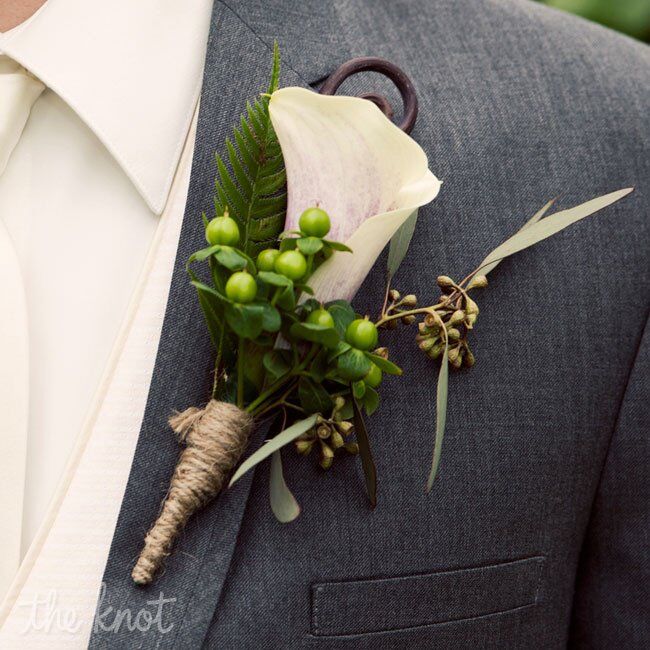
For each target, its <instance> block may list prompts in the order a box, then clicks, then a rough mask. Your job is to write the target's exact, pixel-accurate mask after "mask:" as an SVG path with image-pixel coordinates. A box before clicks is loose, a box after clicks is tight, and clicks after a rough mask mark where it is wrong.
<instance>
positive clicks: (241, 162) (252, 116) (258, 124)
mask: <svg viewBox="0 0 650 650" xmlns="http://www.w3.org/2000/svg"><path fill="white" fill-rule="evenodd" d="M279 81H280V51H279V48H278V44H277V43H275V45H274V47H273V67H272V70H271V80H270V82H269V87H268V93H266V94H264V95H262V96H260V97H259V98H258V99H257V100H256V101H255V102H253V103H250V102H249V103H248V104H247V105H246V111H245V113H244V114H243V115H242V116H241V118H240V121H239V126H238V127H235V128H234V129H233V135H232V138H228V139H226V147H225V149H226V150H225V152H223V154H222V155H219V154H217V156H216V159H217V177H216V179H215V190H216V194H215V197H214V206H215V211H216V214H217V215H221V214H223V213H224V212H225V211H226V209H228V212H229V214H230V216H231V217H232V218H233V219H235V221H237V224H238V225H239V229H240V233H241V241H240V248H241V249H242V250H243V251H244V252H245V253H247V254H248V255H250V256H251V257H254V256H255V255H257V253H259V251H261V250H262V249H264V248H267V247H268V246H270V245H271V244H272V243H273V242H274V241H275V240H277V238H278V236H279V235H280V233H281V232H282V231H283V229H284V220H285V216H286V210H287V194H286V183H287V177H286V172H285V169H284V160H283V158H282V151H281V149H280V143H279V142H278V138H277V136H276V134H275V131H274V129H273V125H272V124H271V118H270V117H269V95H271V94H272V93H273V92H275V91H276V90H277V89H278V85H279Z"/></svg>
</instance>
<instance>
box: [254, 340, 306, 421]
mask: <svg viewBox="0 0 650 650" xmlns="http://www.w3.org/2000/svg"><path fill="white" fill-rule="evenodd" d="M317 353H318V345H317V344H316V343H313V344H312V347H311V349H310V350H309V352H308V353H307V354H306V355H305V358H304V359H303V360H302V362H301V363H300V365H298V366H296V367H295V368H294V369H293V370H291V372H288V373H287V374H286V375H283V376H282V377H280V379H278V380H277V381H275V382H274V383H273V384H271V386H269V388H267V389H266V390H265V391H264V392H263V393H262V394H261V395H259V396H258V397H257V399H255V400H254V401H252V402H251V403H250V404H249V405H248V406H247V407H246V412H248V413H251V414H252V415H259V414H260V413H261V412H262V411H266V410H268V409H266V408H264V409H261V410H260V407H261V406H264V403H265V402H266V401H267V400H269V399H271V398H272V397H273V396H274V395H275V394H276V393H277V392H278V391H279V390H280V389H281V388H283V387H284V386H286V384H287V382H289V381H291V380H293V379H295V378H296V377H297V376H299V375H300V374H301V373H302V371H303V370H304V369H305V368H306V367H307V366H308V365H309V364H310V363H311V361H312V360H313V359H314V357H315V356H316V354H317ZM291 390H293V386H292V387H291ZM291 390H290V391H289V393H291Z"/></svg>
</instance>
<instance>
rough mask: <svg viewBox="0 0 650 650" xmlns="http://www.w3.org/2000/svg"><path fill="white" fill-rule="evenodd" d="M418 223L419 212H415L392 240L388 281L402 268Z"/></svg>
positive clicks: (389, 251) (389, 250) (389, 252)
mask: <svg viewBox="0 0 650 650" xmlns="http://www.w3.org/2000/svg"><path fill="white" fill-rule="evenodd" d="M417 221H418V211H417V210H414V211H413V212H412V213H411V215H410V216H409V217H408V219H407V220H406V221H405V222H404V223H403V224H402V225H401V226H400V227H399V228H398V230H397V232H396V233H395V234H394V235H393V237H392V239H391V240H390V247H389V249H388V281H389V282H390V280H391V279H392V278H393V276H394V275H395V273H397V269H399V267H400V266H401V264H402V262H403V261H404V258H405V257H406V253H408V250H409V246H410V245H411V239H413V233H414V232H415V226H416V224H417Z"/></svg>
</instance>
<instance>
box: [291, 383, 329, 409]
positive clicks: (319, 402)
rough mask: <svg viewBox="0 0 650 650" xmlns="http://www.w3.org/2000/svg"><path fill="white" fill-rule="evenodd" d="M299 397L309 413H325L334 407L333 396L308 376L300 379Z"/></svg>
mask: <svg viewBox="0 0 650 650" xmlns="http://www.w3.org/2000/svg"><path fill="white" fill-rule="evenodd" d="M298 399H300V405H301V406H302V408H304V409H305V411H307V413H321V414H323V413H325V412H326V411H329V410H330V409H331V408H332V398H331V397H330V396H329V393H328V392H327V391H326V390H325V389H324V388H323V387H322V385H321V384H317V383H316V382H315V381H312V380H311V379H309V378H308V377H301V378H300V380H299V381H298Z"/></svg>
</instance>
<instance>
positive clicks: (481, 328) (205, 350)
mask: <svg viewBox="0 0 650 650" xmlns="http://www.w3.org/2000/svg"><path fill="white" fill-rule="evenodd" d="M274 38H277V39H278V41H279V42H280V45H281V47H282V50H283V52H284V55H285V62H286V64H287V65H285V68H284V75H283V83H284V85H291V84H301V85H308V84H316V82H317V81H318V80H319V79H321V78H322V77H323V76H324V75H325V74H326V73H327V72H328V71H330V70H332V69H333V68H334V67H336V65H338V64H339V63H341V62H343V61H344V60H346V59H347V58H349V57H351V56H353V55H361V54H372V55H378V56H383V57H385V58H388V59H390V60H392V61H394V62H395V63H397V64H398V65H400V66H401V67H403V68H404V69H405V70H406V71H407V72H408V73H409V75H410V76H411V77H412V79H413V81H414V84H415V86H416V88H417V91H418V96H419V99H420V104H421V112H420V116H419V118H418V122H417V125H416V128H415V130H414V132H413V136H414V137H415V138H416V139H417V140H418V141H419V142H420V143H421V145H422V146H423V148H424V149H425V151H426V152H427V153H428V154H429V157H430V161H431V168H432V170H433V171H434V172H435V173H436V174H437V175H438V176H439V177H440V178H442V179H443V180H444V181H445V184H444V185H443V189H442V192H441V194H440V197H439V198H438V199H437V200H436V201H435V202H434V203H433V204H432V205H431V206H429V207H427V208H426V209H424V210H421V216H420V220H419V222H418V227H417V231H416V236H415V239H414V242H413V246H412V251H411V254H410V255H409V258H408V259H407V260H406V262H405V263H404V265H403V267H402V268H401V270H400V272H399V274H398V277H397V278H396V281H395V284H396V286H397V287H398V288H400V289H402V290H407V291H409V292H414V293H416V294H418V296H421V297H422V298H423V299H424V298H425V297H432V296H433V295H434V287H433V285H434V278H435V277H436V276H437V275H438V274H440V273H443V272H444V273H447V274H450V275H452V276H457V277H460V276H463V275H464V274H465V273H466V272H468V271H469V270H470V269H471V268H473V267H472V265H473V264H474V263H476V262H477V261H478V260H480V259H482V257H483V256H484V254H485V253H486V252H487V251H489V250H490V249H491V248H492V247H494V246H495V245H497V244H498V243H500V242H501V241H502V240H503V239H504V238H505V237H507V236H508V235H509V234H511V233H512V232H513V231H514V230H516V229H517V228H518V227H519V226H520V225H521V224H522V223H523V222H524V221H525V220H526V219H527V218H528V217H529V216H531V215H532V213H533V212H534V211H535V210H537V209H538V208H539V207H541V206H542V205H543V204H544V203H545V202H546V201H547V200H548V199H549V198H551V197H553V196H556V195H561V203H562V205H564V206H569V205H574V204H576V203H578V202H580V201H582V200H585V199H587V198H591V197H592V196H594V195H596V194H599V193H605V192H606V191H610V190H614V189H618V188H620V187H625V186H629V185H635V186H636V187H637V191H636V193H635V194H634V195H632V197H630V198H628V199H627V200H626V201H625V202H624V203H622V204H620V205H617V206H614V207H612V208H610V209H609V210H608V211H607V213H606V214H601V215H599V216H598V217H596V218H594V219H589V220H587V221H585V222H582V223H581V224H578V225H576V226H574V227H573V228H572V229H570V230H568V231H566V232H565V233H562V234H561V235H558V236H556V237H554V238H552V239H550V240H547V241H546V242H544V243H542V244H540V245H539V246H537V247H535V248H534V249H532V250H529V251H526V252H523V253H521V254H520V255H519V256H517V257H516V258H513V259H511V260H506V261H504V262H503V263H502V264H501V266H500V267H499V269H498V270H496V271H495V272H494V274H493V276H492V277H491V280H490V286H489V288H487V289H486V290H485V291H484V294H483V296H479V305H480V307H481V315H480V317H479V321H478V326H477V330H476V336H475V346H474V347H475V352H476V356H477V365H476V367H475V368H474V369H472V370H471V371H470V372H463V373H460V374H452V377H451V382H450V405H449V419H448V429H447V435H446V439H445V444H444V451H443V458H442V464H441V467H440V473H439V476H438V478H437V479H436V483H435V485H434V488H433V490H432V492H431V494H429V495H425V494H424V489H423V488H424V483H425V480H426V473H427V465H428V460H429V457H430V453H431V447H432V438H433V429H434V418H435V382H436V371H437V369H436V366H435V365H433V364H431V363H430V362H428V360H427V359H426V358H424V356H423V355H421V354H420V353H419V352H418V351H417V350H416V349H415V347H414V345H413V344H412V343H411V342H410V341H409V339H408V337H406V336H405V335H404V334H388V335H387V336H386V337H385V339H386V342H387V343H388V345H389V346H390V347H391V351H392V354H393V356H394V358H395V360H396V361H397V362H398V363H400V365H402V366H403V367H404V369H405V376H404V377H403V378H401V379H388V380H386V381H385V383H384V385H382V396H383V400H382V406H381V408H380V410H379V411H378V412H377V414H376V415H375V416H373V417H372V418H371V419H370V422H369V430H370V433H371V437H372V443H373V448H374V453H375V459H376V462H377V466H378V471H379V495H378V496H379V503H378V506H377V508H376V509H375V510H374V511H371V510H369V508H368V507H367V504H366V501H365V497H364V493H363V481H362V476H361V472H360V468H359V466H358V462H357V461H355V460H354V459H349V460H346V461H341V462H338V463H335V465H334V468H333V469H332V470H331V471H330V472H329V473H327V474H325V475H322V473H321V472H320V471H318V469H317V468H315V467H313V466H312V464H311V463H309V462H305V461H304V460H303V459H302V458H298V457H296V456H295V454H294V453H293V452H292V451H291V450H289V449H287V450H285V453H284V462H285V476H286V478H287V481H288V483H289V485H290V487H291V489H292V490H293V491H294V493H295V495H296V496H297V498H298V499H299V501H300V503H301V505H302V506H303V514H302V515H301V517H300V518H299V519H297V520H296V521H295V522H293V523H291V524H289V525H280V524H278V523H277V522H276V521H275V519H274V518H273V516H272V514H271V512H270V508H269V505H268V488H267V482H268V467H266V466H262V467H260V468H259V469H258V470H257V471H256V472H255V474H254V478H253V480H252V485H251V483H250V480H249V482H248V483H246V482H243V483H242V484H240V485H239V486H238V487H236V488H235V490H233V491H231V492H227V493H226V494H224V495H222V497H220V498H219V499H218V500H217V502H215V503H214V504H213V505H211V506H210V507H209V508H207V509H206V511H205V512H204V513H202V514H201V515H200V516H199V517H197V518H196V519H195V520H194V521H193V522H192V523H191V524H190V525H189V526H188V529H187V531H186V533H185V535H184V537H183V539H182V540H181V542H180V544H179V545H178V550H177V552H176V554H175V555H174V556H172V557H171V558H170V559H169V561H168V562H167V570H166V572H165V574H164V575H163V576H162V577H161V578H160V579H159V581H158V582H157V583H156V584H155V585H154V586H153V587H152V588H150V589H147V590H141V589H136V588H134V587H133V586H132V585H131V584H130V582H129V577H128V575H129V570H130V567H131V564H132V562H133V560H134V558H135V556H136V555H137V552H138V550H139V544H140V543H141V538H142V534H143V532H144V528H146V522H149V521H151V520H152V519H153V517H154V516H155V513H156V510H157V508H158V506H159V503H160V500H161V498H162V496H163V495H164V490H165V488H166V485H167V481H168V477H169V475H170V473H171V468H172V466H173V464H174V461H175V459H176V455H177V448H176V444H175V442H174V440H173V438H172V436H171V434H170V432H169V430H168V429H167V428H166V426H165V420H166V417H167V415H168V413H169V411H170V410H171V409H173V408H184V407H185V406H188V405H189V404H193V403H196V402H197V401H201V399H204V397H203V396H204V395H205V386H202V385H201V381H202V380H203V379H204V378H205V380H206V382H207V380H208V379H209V365H210V354H209V346H208V342H207V340H206V338H207V337H206V336H205V331H204V326H203V324H202V321H201V317H200V314H199V311H198V307H197V306H196V304H195V296H194V295H193V292H192V291H191V290H190V289H189V288H188V287H187V284H186V278H185V275H184V273H183V271H182V265H183V263H184V261H185V259H186V257H187V255H188V254H189V253H190V252H191V251H192V250H193V249H194V248H195V247H197V246H198V245H199V242H200V239H201V232H200V230H201V229H200V219H199V215H200V212H201V210H202V209H209V206H210V203H211V195H212V182H213V176H214V164H213V159H212V154H213V150H214V149H215V148H216V147H217V146H219V145H220V144H221V142H222V141H223V139H224V136H225V135H226V133H227V131H228V129H229V127H230V125H231V124H232V122H233V116H235V115H237V114H238V112H239V111H240V109H241V106H242V101H243V100H244V99H245V98H247V97H250V96H253V95H254V94H255V92H256V91H257V89H258V88H259V87H260V86H261V85H262V84H263V82H264V78H265V76H266V71H267V68H268V61H269V47H270V45H271V43H272V41H273V39H274ZM379 85H380V86H382V87H383V84H381V83H380V84H379ZM376 87H377V80H376V79H375V77H374V76H372V75H368V76H367V77H365V78H360V79H357V80H355V81H351V82H348V83H346V85H345V87H344V88H343V89H342V92H349V93H357V92H360V91H361V90H368V89H373V90H374V89H375V88H376ZM649 101H650V53H649V51H648V49H647V48H646V46H643V45H641V44H638V43H635V42H632V41H630V40H628V39H625V38H623V37H621V36H618V35H615V34H613V33H612V32H608V31H606V30H603V29H601V28H599V27H597V26H595V25H590V24H587V23H585V22H583V21H580V20H577V19H574V18H571V17H569V16H567V15H565V14H561V13H558V12H554V11H550V10H547V9H545V8H543V7H540V6H539V5H537V4H534V3H529V2H524V1H521V2H518V1H515V0H483V1H481V2H477V1H476V0H410V1H406V0H401V1H400V0H392V1H390V2H388V1H386V2H384V1H383V0H382V1H378V0H355V1H353V2H352V1H349V0H348V1H345V0H334V1H331V2H316V1H315V0H308V1H307V2H300V3H298V2H290V1H289V0H271V1H269V0H266V1H264V2H262V0H260V1H259V2H253V1H252V0H240V1H236V0H225V1H224V2H221V0H217V2H216V4H215V18H214V24H213V29H212V35H211V39H210V43H209V48H208V59H207V65H206V75H205V84H204V91H203V99H202V107H201V117H200V124H199V136H198V142H197V151H196V154H195V160H194V167H193V174H192V183H191V189H190V200H189V202H188V208H187V218H186V220H185V223H184V227H183V233H182V237H181V243H180V246H179V256H178V263H177V271H176V273H175V275H174V280H173V283H172V289H171V294H170V299H169V305H168V310H167V314H166V318H165V325H164V329H163V337H162V340H161V344H160V349H159V352H158V359H157V363H156V371H155V375H154V381H153V384H152V389H151V394H150V398H149V403H148V406H147V412H146V415H145V422H144V424H143V428H142V432H141V436H140V440H139V443H138V448H137V451H136V457H135V460H134V463H133V467H132V470H131V476H130V479H129V485H128V488H127V494H126V496H125V499H124V503H123V505H122V510H121V513H120V519H119V521H118V525H117V529H116V533H115V538H114V540H113V545H112V548H111V553H110V557H109V561H108V564H107V567H106V572H105V581H106V583H107V595H106V600H107V601H108V602H110V604H111V605H112V606H114V607H117V608H120V607H132V608H133V607H135V608H137V607H138V606H139V605H142V604H143V603H145V602H146V600H148V599H151V598H154V597H156V596H157V595H158V594H159V592H160V591H161V590H162V591H163V592H164V593H165V596H166V597H175V598H176V599H177V600H176V601H175V603H174V606H173V608H171V612H169V610H168V612H169V615H168V616H167V617H166V618H165V621H164V622H165V624H173V625H174V627H173V629H172V630H171V631H170V632H167V633H165V634H159V633H157V632H156V630H149V631H148V632H146V633H142V632H138V631H135V632H131V633H129V632H128V631H127V630H125V629H122V631H121V632H120V633H119V634H116V633H113V632H110V633H107V632H99V631H98V632H97V633H95V634H94V635H93V638H92V639H91V644H90V645H91V647H94V648H104V647H107V648H122V647H124V648H127V647H129V648H131V647H143V648H153V647H156V648H158V647H160V648H170V647H175V648H198V647H200V646H201V645H202V644H204V645H205V646H206V647H208V648H226V649H230V648H234V649H239V648H259V647H262V648H296V647H323V648H377V647H380V648H403V647H409V648H445V649H446V648H467V647H476V648H508V649H509V648H563V647H575V648H608V649H610V648H644V647H648V646H649V645H650V622H649V621H650V617H649V616H648V611H647V610H648V602H650V587H649V585H650V557H649V553H648V531H649V529H650V517H649V513H648V507H649V503H650V494H649V489H650V488H649V486H650V475H649V469H648V468H649V467H650V463H649V460H650V459H649V456H650V454H649V451H650V449H649V448H648V444H649V443H648V421H649V416H650V412H649V407H648V404H649V397H650V395H649V394H648V365H649V359H648V355H649V354H650V352H649V347H650V341H648V340H647V336H648V335H646V340H645V341H644V342H643V343H642V335H643V331H644V327H645V323H646V321H647V316H648V296H649V293H650V291H649V289H650V278H649V274H648V269H649V267H650V265H649V261H650V260H649V256H650V255H649V253H650V251H649V238H648V229H649V228H648V212H649V208H650V198H649V197H650V195H649V194H648V189H647V183H648V178H649V176H650V174H649V172H650V157H649V156H648V151H649V146H648V145H649V134H650V118H649V117H648V110H647V107H648V105H649ZM381 263H382V261H380V262H379V264H381ZM383 288H384V287H383V273H382V272H381V270H380V269H378V270H377V272H375V273H373V274H371V275H370V277H369V279H368V281H367V282H366V283H365V285H364V287H363V288H362V291H361V293H360V295H359V297H358V300H357V304H358V309H359V310H360V311H362V312H363V311H366V310H369V311H372V312H375V311H376V309H377V305H378V303H379V301H380V298H381V296H382V292H383ZM197 370H198V372H197ZM263 434H264V432H263V431H261V432H260V433H259V435H258V440H259V439H261V437H262V436H263ZM240 526H241V527H240ZM105 605H106V602H104V606H105Z"/></svg>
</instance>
